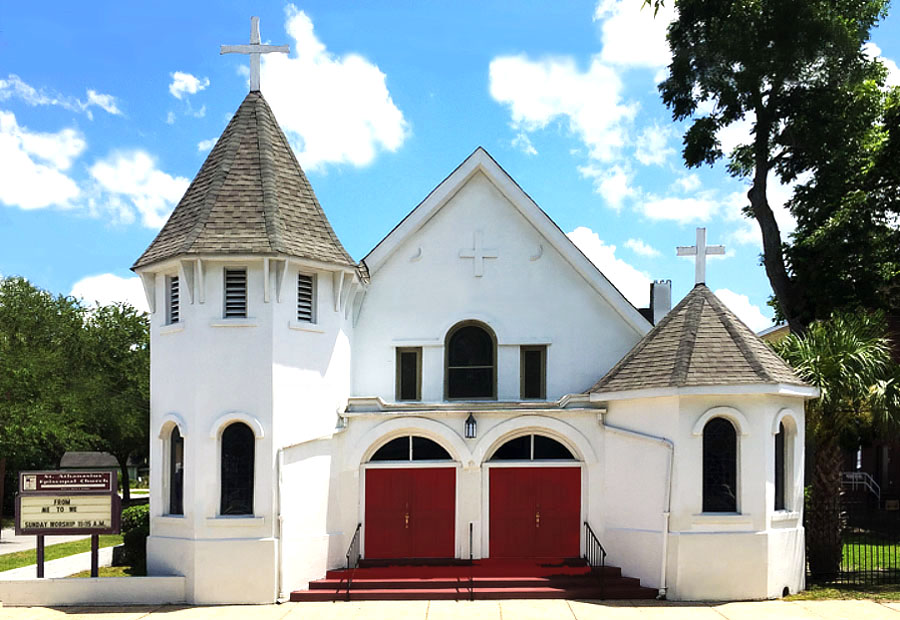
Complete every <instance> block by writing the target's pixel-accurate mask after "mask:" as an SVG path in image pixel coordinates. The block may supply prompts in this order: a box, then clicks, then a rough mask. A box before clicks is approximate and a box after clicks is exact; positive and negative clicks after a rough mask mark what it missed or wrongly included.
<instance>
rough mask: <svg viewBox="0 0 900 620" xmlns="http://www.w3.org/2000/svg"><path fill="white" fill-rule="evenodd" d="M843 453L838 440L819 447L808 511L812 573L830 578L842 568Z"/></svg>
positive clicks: (808, 546) (807, 533)
mask: <svg viewBox="0 0 900 620" xmlns="http://www.w3.org/2000/svg"><path fill="white" fill-rule="evenodd" d="M841 466H842V459H841V449H840V447H839V446H838V443H837V438H835V437H825V438H823V439H822V440H821V441H819V442H818V443H817V445H816V447H815V454H814V465H813V480H812V490H811V492H810V498H809V505H808V506H807V509H806V549H807V559H808V560H809V572H810V575H811V576H812V577H814V578H830V577H834V576H835V575H837V573H838V571H839V570H840V567H841V558H842V555H843V541H842V538H841V534H842V530H843V524H842V523H841Z"/></svg>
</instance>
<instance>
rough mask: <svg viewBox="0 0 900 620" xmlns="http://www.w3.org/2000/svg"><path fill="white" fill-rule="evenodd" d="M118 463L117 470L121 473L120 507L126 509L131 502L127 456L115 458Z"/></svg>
mask: <svg viewBox="0 0 900 620" xmlns="http://www.w3.org/2000/svg"><path fill="white" fill-rule="evenodd" d="M116 460H117V461H119V470H120V471H121V472H122V506H123V507H127V506H128V504H129V503H130V502H131V480H129V478H128V456H127V455H126V456H125V457H124V458H122V457H120V456H116Z"/></svg>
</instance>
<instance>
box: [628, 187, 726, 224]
mask: <svg viewBox="0 0 900 620" xmlns="http://www.w3.org/2000/svg"><path fill="white" fill-rule="evenodd" d="M637 208H638V210H639V211H641V212H642V213H643V214H644V215H646V216H647V217H649V218H650V219H651V220H674V221H677V222H680V223H682V224H685V223H688V222H694V221H697V222H705V221H708V220H709V219H710V218H711V217H712V216H713V215H715V214H716V213H718V211H719V203H718V201H716V200H714V199H713V197H712V195H710V194H699V195H697V196H693V197H689V198H676V197H673V196H667V197H663V198H659V197H656V196H648V197H647V199H646V200H644V201H643V202H642V203H640V204H639V205H637Z"/></svg>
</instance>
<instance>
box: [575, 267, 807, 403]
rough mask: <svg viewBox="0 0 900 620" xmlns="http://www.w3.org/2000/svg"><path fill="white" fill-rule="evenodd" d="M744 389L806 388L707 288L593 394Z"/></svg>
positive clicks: (695, 291)
mask: <svg viewBox="0 0 900 620" xmlns="http://www.w3.org/2000/svg"><path fill="white" fill-rule="evenodd" d="M741 384H789V385H799V386H806V384H805V383H804V382H803V381H802V380H801V379H800V378H799V377H798V376H797V375H796V374H795V373H794V371H793V370H792V369H791V367H790V366H788V365H787V363H785V362H784V360H782V359H781V358H780V357H779V356H778V354H777V353H775V351H773V350H772V349H771V347H769V345H768V344H766V343H765V342H764V341H763V340H761V339H760V338H759V337H758V336H757V335H756V334H755V333H753V330H751V329H750V328H749V327H747V326H746V325H744V323H742V322H741V320H740V319H738V318H737V317H736V316H735V315H734V313H732V312H731V311H730V310H729V309H728V308H727V307H725V304H723V303H722V302H721V301H720V300H719V298H718V297H716V296H715V295H714V294H713V292H712V291H711V290H709V288H707V287H706V285H704V284H698V285H697V286H695V287H694V288H693V290H691V292H690V293H688V294H687V295H686V296H685V298H684V299H682V300H681V302H680V303H679V304H678V305H677V306H675V307H674V308H673V309H672V311H671V312H669V314H667V315H666V316H665V318H663V320H662V321H660V322H659V324H657V325H656V327H654V328H653V329H652V330H650V332H648V333H647V335H646V336H644V337H643V338H642V339H641V341H640V342H638V343H637V344H636V345H635V346H634V348H633V349H631V351H629V352H628V354H627V355H626V356H625V357H623V358H622V360H621V361H619V363H618V364H616V365H615V366H614V367H613V368H612V369H611V370H610V371H609V372H608V373H606V375H605V376H604V377H603V378H602V379H600V381H598V382H597V383H596V385H594V386H593V387H592V388H591V389H590V390H588V391H589V392H594V393H610V392H623V391H630V390H641V389H647V388H678V387H693V386H714V385H741Z"/></svg>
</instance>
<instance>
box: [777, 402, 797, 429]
mask: <svg viewBox="0 0 900 620" xmlns="http://www.w3.org/2000/svg"><path fill="white" fill-rule="evenodd" d="M785 419H787V420H790V422H789V424H792V425H793V427H792V428H786V430H787V431H788V432H793V433H795V434H796V433H797V430H798V424H797V414H795V413H794V410H793V409H790V408H788V407H785V408H784V409H781V410H779V411H778V413H777V414H775V420H774V421H773V422H772V434H773V435H777V434H778V430H779V428H780V427H781V423H782V422H784V421H785ZM785 427H787V425H785Z"/></svg>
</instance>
